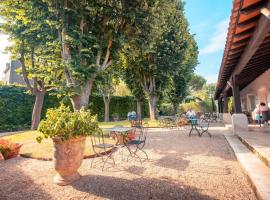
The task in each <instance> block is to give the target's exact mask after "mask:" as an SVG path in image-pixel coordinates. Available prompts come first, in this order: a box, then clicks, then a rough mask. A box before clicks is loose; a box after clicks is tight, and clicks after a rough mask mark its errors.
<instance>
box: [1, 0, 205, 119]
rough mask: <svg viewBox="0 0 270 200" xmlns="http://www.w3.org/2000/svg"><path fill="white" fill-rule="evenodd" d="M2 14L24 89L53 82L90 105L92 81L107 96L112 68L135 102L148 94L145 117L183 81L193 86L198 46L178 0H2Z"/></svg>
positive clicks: (184, 90)
mask: <svg viewBox="0 0 270 200" xmlns="http://www.w3.org/2000/svg"><path fill="white" fill-rule="evenodd" d="M0 15H1V17H3V18H4V23H3V24H1V30H2V31H3V32H5V33H7V34H8V35H10V37H11V39H12V41H13V44H12V46H11V48H10V51H11V52H13V56H14V58H18V59H20V60H21V62H22V66H23V67H22V74H23V75H24V77H25V81H26V83H27V85H28V88H29V90H30V91H31V92H33V93H38V92H43V91H47V90H49V89H52V88H54V89H55V91H56V92H57V93H58V94H61V95H66V96H69V97H70V98H71V102H72V105H73V108H74V110H79V109H81V108H82V107H86V106H88V102H89V98H90V94H91V93H92V87H93V85H94V82H95V81H96V80H99V81H98V82H97V85H98V87H99V88H102V90H103V94H104V93H107V94H108V92H107V91H109V90H110V89H111V88H113V87H111V84H113V81H112V77H111V75H112V72H113V73H114V74H115V75H113V76H114V77H116V78H117V79H119V78H120V77H121V78H122V79H123V80H124V81H125V82H126V84H127V85H128V87H129V89H130V90H131V92H132V94H133V95H134V96H135V97H136V99H137V103H138V104H137V106H139V102H140V101H142V99H143V98H146V99H147V100H148V102H149V115H150V118H151V119H155V115H156V107H157V102H158V101H159V100H160V99H167V100H169V101H170V102H171V103H172V104H173V105H174V107H177V105H178V104H179V103H180V102H181V101H182V100H183V99H184V97H185V96H186V95H187V94H188V89H189V88H188V86H189V85H192V89H194V90H195V89H198V86H196V84H195V83H192V81H193V82H194V76H196V75H192V74H193V71H194V68H195V66H196V64H197V56H198V49H197V45H196V42H195V40H194V37H193V35H191V34H190V32H189V25H188V21H187V19H186V17H185V13H184V4H183V2H182V1H180V0H149V1H140V0H134V1H130V0H109V1H103V0H94V1H93V0H76V1H71V0H61V1H60V0H43V1H38V0H32V1H30V0H14V1H8V0H4V1H1V3H0ZM112 67H113V69H109V68H112ZM108 70H109V71H108ZM115 72H119V73H115ZM101 77H102V78H101ZM100 78H101V79H100ZM195 79H196V78H195ZM197 79H198V78H197ZM30 80H33V84H32V83H31V81H30ZM105 80H106V81H105ZM199 81H201V82H200V83H202V82H203V81H202V79H200V80H199ZM195 82H196V81H195ZM194 85H195V86H194ZM201 85H203V84H201ZM108 88H109V89H108ZM100 91H101V90H100ZM104 91H106V92H104ZM110 91H111V90H110ZM109 93H111V92H109ZM105 96H108V95H105ZM137 110H138V107H137Z"/></svg>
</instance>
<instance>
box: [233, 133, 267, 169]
mask: <svg viewBox="0 0 270 200" xmlns="http://www.w3.org/2000/svg"><path fill="white" fill-rule="evenodd" d="M235 136H236V137H237V138H238V139H239V140H240V141H241V142H242V143H243V144H244V145H245V146H246V147H247V148H248V149H249V150H250V151H251V152H253V153H254V154H255V155H256V156H257V157H258V158H259V159H260V160H261V161H262V162H263V163H264V164H265V165H266V166H267V167H269V168H270V161H269V160H268V158H266V157H265V156H264V155H263V154H261V153H260V151H258V150H257V148H256V147H253V146H252V145H251V144H249V143H248V142H247V141H246V140H245V139H244V138H242V137H241V136H240V135H238V134H236V135H235Z"/></svg>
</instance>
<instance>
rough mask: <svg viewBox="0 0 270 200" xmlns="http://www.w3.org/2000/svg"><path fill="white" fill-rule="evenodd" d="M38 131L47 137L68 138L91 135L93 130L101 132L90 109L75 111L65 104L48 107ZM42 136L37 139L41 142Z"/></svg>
mask: <svg viewBox="0 0 270 200" xmlns="http://www.w3.org/2000/svg"><path fill="white" fill-rule="evenodd" d="M38 131H40V132H41V133H43V135H44V137H45V138H55V137H59V138H61V139H62V140H68V139H70V138H72V137H76V136H89V135H91V134H92V133H93V132H100V131H101V130H100V129H99V127H98V123H97V120H96V116H93V115H91V113H90V111H89V110H86V111H85V110H84V109H81V110H79V111H75V112H73V111H72V110H70V108H69V107H66V106H64V105H63V104H62V105H61V106H60V107H59V108H54V109H48V111H47V114H46V118H45V119H44V120H42V121H41V122H40V124H39V127H38ZM42 139H43V138H42V137H38V138H37V141H38V142H41V141H42Z"/></svg>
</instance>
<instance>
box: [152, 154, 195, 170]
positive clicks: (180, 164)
mask: <svg viewBox="0 0 270 200" xmlns="http://www.w3.org/2000/svg"><path fill="white" fill-rule="evenodd" d="M189 162H190V161H188V160H185V159H183V155H179V154H168V155H165V156H164V157H162V158H161V159H159V160H157V161H156V162H155V165H156V166H159V167H163V168H170V169H175V170H179V171H184V170H185V169H186V168H187V167H188V165H189Z"/></svg>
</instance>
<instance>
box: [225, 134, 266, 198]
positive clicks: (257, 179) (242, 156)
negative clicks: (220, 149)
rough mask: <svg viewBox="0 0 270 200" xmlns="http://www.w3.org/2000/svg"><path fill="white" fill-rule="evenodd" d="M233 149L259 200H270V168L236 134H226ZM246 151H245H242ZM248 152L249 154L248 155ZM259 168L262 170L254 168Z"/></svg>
mask: <svg viewBox="0 0 270 200" xmlns="http://www.w3.org/2000/svg"><path fill="white" fill-rule="evenodd" d="M224 136H225V138H226V140H227V142H228V144H229V146H230V148H231V150H232V151H233V153H234V155H235V157H236V159H237V161H238V163H239V165H240V167H241V168H242V170H243V172H244V174H245V175H246V177H247V180H248V182H249V183H250V185H251V187H252V189H253V191H254V193H255V195H256V197H257V198H258V199H259V200H269V199H270V198H269V197H270V192H269V190H270V189H269V188H270V187H269V186H270V181H269V179H267V178H266V177H270V169H269V168H268V167H267V166H266V165H265V164H264V163H262V162H261V160H260V159H259V158H258V157H257V156H256V155H254V154H253V153H252V152H251V151H250V150H249V149H248V148H247V147H246V146H245V145H244V144H243V143H242V142H241V141H240V140H239V139H238V137H237V136H235V135H230V134H224ZM242 151H244V153H243V152H242ZM247 154H248V155H247ZM254 166H255V168H258V169H259V170H260V171H256V170H254Z"/></svg>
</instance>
